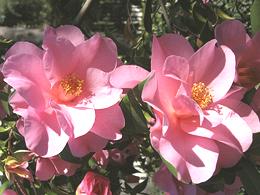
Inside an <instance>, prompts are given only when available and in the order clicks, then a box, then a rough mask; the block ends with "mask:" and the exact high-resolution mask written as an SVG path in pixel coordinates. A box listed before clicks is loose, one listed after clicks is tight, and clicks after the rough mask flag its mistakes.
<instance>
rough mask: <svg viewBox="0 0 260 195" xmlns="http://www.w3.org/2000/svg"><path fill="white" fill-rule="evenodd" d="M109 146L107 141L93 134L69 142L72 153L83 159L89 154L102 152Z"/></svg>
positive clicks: (89, 133)
mask: <svg viewBox="0 0 260 195" xmlns="http://www.w3.org/2000/svg"><path fill="white" fill-rule="evenodd" d="M106 144H107V140H106V139H104V138H102V137H100V136H97V135H96V134H94V133H92V132H88V133H87V134H85V135H83V136H81V137H78V138H72V139H70V140H69V147H70V150H71V153H72V154H73V155H74V156H76V157H83V156H85V155H86V154H88V153H89V152H97V151H100V150H102V149H103V148H104V147H105V146H106Z"/></svg>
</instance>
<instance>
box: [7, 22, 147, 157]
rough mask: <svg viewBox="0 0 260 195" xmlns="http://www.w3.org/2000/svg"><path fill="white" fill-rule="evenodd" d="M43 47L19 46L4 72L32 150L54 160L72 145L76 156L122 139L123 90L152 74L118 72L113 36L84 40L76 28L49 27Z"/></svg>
mask: <svg viewBox="0 0 260 195" xmlns="http://www.w3.org/2000/svg"><path fill="white" fill-rule="evenodd" d="M42 48H43V49H40V48H38V47H36V46H35V45H33V44H31V43H28V42H18V43H16V44H15V45H14V46H12V47H11V48H10V49H9V50H8V51H7V53H6V55H5V59H6V60H5V62H4V64H3V68H2V72H3V75H4V77H5V81H6V82H7V83H8V84H9V85H11V86H12V87H13V88H14V89H15V90H16V92H15V93H14V95H13V96H12V97H11V99H10V104H11V105H12V107H13V110H14V112H15V113H17V114H18V115H20V116H22V117H23V121H24V128H22V129H21V130H19V131H20V133H21V134H22V135H23V136H24V138H25V142H26V146H27V147H28V148H29V149H30V150H31V151H33V152H35V153H37V154H38V155H39V156H43V157H51V156H55V155H57V154H58V153H60V152H61V151H62V149H63V148H64V147H65V145H66V144H67V142H68V144H69V146H70V149H71V152H72V153H73V154H74V155H75V156H79V157H81V156H84V155H85V154H86V153H88V152H93V151H99V150H101V149H102V148H103V147H104V146H105V145H106V143H107V140H117V139H120V138H121V133H120V129H121V128H123V127H124V117H123V113H122V111H121V109H120V106H119V103H118V102H119V101H120V99H121V94H122V91H123V90H122V89H121V88H119V87H118V86H114V85H113V83H114V82H115V81H118V80H120V76H119V75H120V73H122V72H129V73H130V74H129V75H126V76H125V77H124V78H123V79H122V80H123V81H122V84H121V86H124V87H125V88H128V87H129V86H130V87H133V86H134V85H136V84H137V83H138V82H139V81H141V80H142V79H144V78H145V76H146V75H147V71H145V70H144V69H142V68H139V67H137V66H134V65H132V66H126V65H121V66H120V67H118V68H116V66H117V63H118V59H117V49H116V45H115V44H114V42H113V41H112V40H111V39H109V38H104V37H101V36H100V35H99V34H96V35H94V36H93V37H91V38H90V39H88V40H85V39H84V35H83V34H82V32H81V31H80V30H79V29H78V28H77V27H75V26H69V25H65V26H61V27H58V28H56V29H54V28H51V27H49V28H47V30H46V31H45V33H44V39H43V46H42Z"/></svg>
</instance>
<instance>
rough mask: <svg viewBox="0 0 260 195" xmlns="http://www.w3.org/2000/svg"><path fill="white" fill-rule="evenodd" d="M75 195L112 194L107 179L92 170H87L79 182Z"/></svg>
mask: <svg viewBox="0 0 260 195" xmlns="http://www.w3.org/2000/svg"><path fill="white" fill-rule="evenodd" d="M76 195H112V192H111V191H110V182H109V180H108V179H107V178H106V177H104V176H102V175H98V174H96V173H94V172H87V174H86V175H85V177H84V179H83V180H82V181H81V183H80V184H79V186H78V188H77V191H76Z"/></svg>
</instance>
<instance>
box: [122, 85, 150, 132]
mask: <svg viewBox="0 0 260 195" xmlns="http://www.w3.org/2000/svg"><path fill="white" fill-rule="evenodd" d="M120 106H121V108H122V111H123V113H124V117H125V127H124V129H123V132H124V133H126V134H128V135H133V134H139V133H144V131H147V132H148V127H147V125H146V119H145V117H144V114H143V111H142V109H141V107H140V105H139V102H138V101H137V99H136V97H135V95H134V93H133V91H132V90H130V91H129V92H128V95H127V96H125V97H124V98H123V100H122V101H121V103H120Z"/></svg>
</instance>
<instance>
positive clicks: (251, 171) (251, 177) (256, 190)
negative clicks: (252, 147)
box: [238, 158, 260, 195]
mask: <svg viewBox="0 0 260 195" xmlns="http://www.w3.org/2000/svg"><path fill="white" fill-rule="evenodd" d="M238 168H239V170H238V175H239V177H240V179H241V181H242V184H243V186H244V188H245V190H246V192H247V194H248V195H256V194H260V185H259V181H260V174H259V172H258V170H257V169H256V166H255V165H254V164H253V163H251V162H250V161H248V160H246V159H244V158H243V159H242V160H241V161H240V163H239V165H238Z"/></svg>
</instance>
